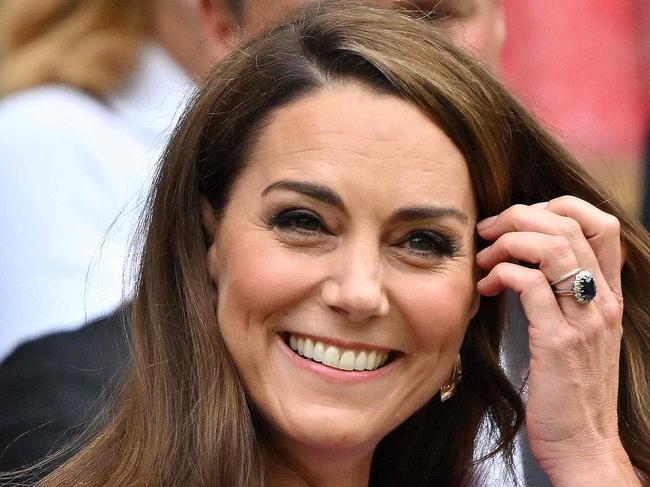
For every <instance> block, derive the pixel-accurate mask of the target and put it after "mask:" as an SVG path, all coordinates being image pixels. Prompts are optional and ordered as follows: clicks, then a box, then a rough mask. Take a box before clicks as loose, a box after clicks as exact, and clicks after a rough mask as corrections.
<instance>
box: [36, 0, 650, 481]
mask: <svg viewBox="0 0 650 487" xmlns="http://www.w3.org/2000/svg"><path fill="white" fill-rule="evenodd" d="M346 80H351V81H354V82H359V83H362V84H365V85H367V86H368V87H369V88H371V89H377V90H381V91H383V92H389V93H393V94H395V95H396V96H400V97H402V98H403V99H406V100H409V101H410V102H411V103H413V104H414V105H416V106H418V107H419V108H420V109H421V110H422V111H423V112H424V113H425V114H426V115H427V116H428V117H430V119H431V120H432V122H434V123H436V124H437V125H439V126H440V127H441V128H442V129H443V130H444V131H445V132H446V133H447V135H448V136H449V137H450V138H451V139H452V140H453V141H454V142H455V144H456V145H457V146H458V148H459V149H460V150H461V152H462V153H463V155H464V157H465V159H466V161H467V164H468V167H469V169H470V173H471V176H472V179H473V185H474V191H475V193H476V199H477V202H478V206H479V213H480V214H479V216H480V217H487V216H490V215H494V214H497V213H499V212H500V211H502V210H504V209H505V208H507V207H508V206H510V205H512V204H515V203H524V204H531V203H535V202H539V201H546V200H549V199H551V198H553V197H556V196H560V195H564V194H572V195H575V196H577V197H579V198H583V199H585V200H587V201H590V202H592V203H593V204H595V205H597V206H598V207H599V208H601V209H603V210H604V211H606V212H608V213H611V214H613V215H615V216H617V217H618V218H619V220H620V223H621V231H622V239H623V242H624V244H625V245H626V247H627V249H628V253H627V261H626V264H625V267H624V269H623V275H622V278H623V289H624V294H625V304H626V306H625V313H624V323H623V326H624V334H623V345H622V350H621V369H620V385H619V387H620V392H619V409H618V414H619V418H620V422H619V423H620V424H619V428H620V435H621V438H622V441H623V444H624V446H625V448H626V450H627V452H628V454H629V456H630V458H631V460H632V463H633V464H634V466H635V467H636V468H637V469H638V471H639V472H640V473H642V474H644V475H648V474H649V473H650V445H649V441H648V439H649V438H650V401H649V398H650V385H649V379H650V363H649V358H648V357H650V351H649V349H650V326H649V323H650V321H649V316H648V311H647V306H648V300H649V299H650V283H649V281H648V279H647V276H648V275H650V245H649V242H648V238H647V235H646V233H645V231H644V230H642V229H641V228H640V227H639V225H638V224H637V223H635V222H634V221H633V220H632V219H631V218H629V217H628V216H627V214H626V213H625V212H624V211H623V210H622V209H620V208H619V207H618V206H617V205H616V204H615V203H614V202H613V201H612V200H611V198H610V197H609V196H608V195H607V194H606V193H605V191H604V190H603V189H602V188H600V187H599V186H598V185H597V184H596V183H595V182H593V181H592V180H591V178H590V177H589V176H588V175H587V174H586V173H585V171H584V170H582V169H581V168H580V167H579V166H578V165H577V164H576V163H575V161H574V160H573V159H572V158H571V156H570V155H569V154H567V152H566V151H564V150H563V149H562V148H561V147H560V146H559V145H558V144H557V143H556V142H554V140H553V139H552V138H551V137H550V136H549V135H548V134H547V133H546V132H545V131H544V130H543V129H541V128H540V126H539V125H538V124H537V122H535V121H534V120H533V118H531V116H530V115H528V114H527V113H526V111H525V110H524V109H523V108H521V106H520V105H519V104H518V103H517V102H516V101H515V100H514V99H513V98H512V97H511V96H510V95H509V94H508V93H507V92H506V90H505V89H504V88H503V87H501V85H500V84H499V83H498V82H496V81H495V80H494V79H493V77H492V76H491V75H490V74H489V73H488V72H486V71H485V70H484V69H483V68H482V67H481V66H480V65H479V64H478V63H476V62H475V61H473V60H472V59H471V58H469V57H468V56H466V55H465V54H464V53H463V52H461V51H460V50H459V49H456V48H454V47H453V46H451V45H450V44H449V42H447V41H446V40H445V39H444V37H443V36H441V35H439V34H438V33H437V32H436V31H435V30H434V29H432V28H431V27H430V26H428V25H427V24H425V23H423V22H418V21H415V20H413V19H412V18H409V17H408V16H406V15H403V14H399V13H396V12H390V11H387V10H385V9H381V8H376V7H369V6H358V5H354V4H349V3H344V4H342V5H341V4H339V3H338V2H337V3H333V4H331V5H320V6H318V7H317V8H314V9H313V10H310V11H309V12H308V13H307V14H306V15H305V16H304V17H303V18H301V19H299V20H296V21H294V22H291V23H289V24H287V25H283V26H280V27H277V28H274V29H273V30H271V31H270V32H269V33H268V34H266V35H264V36H261V37H259V38H257V39H255V40H253V41H251V42H249V43H248V44H247V45H245V46H243V47H242V48H241V49H239V50H237V51H236V52H234V53H233V54H232V55H231V56H230V57H229V58H228V59H226V60H225V61H224V62H223V63H221V64H220V65H218V67H217V68H216V69H215V70H214V72H213V73H212V74H211V76H209V78H208V79H207V80H206V81H205V83H204V85H203V86H202V88H201V90H200V91H199V92H198V94H197V96H196V97H195V99H194V101H193V103H192V104H191V106H190V107H189V109H188V111H187V113H186V114H185V116H184V119H183V121H182V122H181V124H180V125H179V126H178V128H177V130H176V132H175V134H174V136H173V138H172V140H171V142H170V144H169V146H168V148H167V151H166V154H165V155H164V158H163V161H162V165H161V167H160V170H159V173H158V175H157V178H156V181H155V185H154V191H153V194H152V197H151V200H150V204H149V208H148V211H147V213H146V218H145V220H144V222H143V228H144V229H145V230H146V233H145V235H144V248H143V253H142V259H141V262H140V276H139V282H138V288H137V295H136V297H135V302H134V309H133V369H132V373H131V376H130V379H129V381H128V384H127V385H126V388H125V391H124V394H123V397H122V400H121V402H120V403H119V407H118V408H117V410H116V412H115V416H114V418H113V419H112V420H111V421H110V422H109V424H108V425H107V426H106V427H105V428H104V429H103V431H102V432H101V433H100V434H99V435H98V436H97V437H96V438H95V439H94V440H93V441H92V442H91V443H90V444H89V445H88V446H87V447H86V448H85V449H84V450H83V451H82V452H81V453H79V454H78V455H77V456H75V457H74V458H73V459H72V460H71V461H70V462H69V463H67V464H66V465H64V466H63V467H62V468H60V469H59V470H57V471H55V472H54V473H53V474H51V475H50V476H48V477H47V478H46V479H45V480H43V481H42V483H41V484H40V485H43V486H61V487H63V486H66V487H67V486H70V485H75V486H78V485H83V486H106V485H110V486H120V485H124V486H126V485H129V486H131V485H147V486H200V485H214V486H221V487H244V486H260V485H263V478H264V472H263V465H262V460H261V453H260V445H261V444H262V442H263V441H264V435H263V428H261V427H259V426H258V425H257V423H256V419H255V414H254V409H253V408H252V406H251V405H250V404H249V403H248V401H247V398H246V393H245V391H244V389H243V387H242V384H241V382H240V380H239V378H238V375H237V371H236V369H235V367H234V366H233V363H232V360H231V358H230V357H229V355H228V353H227V351H226V348H225V345H224V343H223V339H222V338H221V336H220V334H219V328H218V326H217V325H216V323H215V306H216V302H215V297H214V294H215V293H214V289H213V288H212V284H211V282H210V280H209V278H208V275H207V270H206V252H207V246H206V242H205V241H204V235H203V232H202V227H201V221H200V216H199V200H200V198H201V196H202V195H204V196H205V197H207V198H208V199H209V201H210V202H211V204H212V205H213V207H214V209H215V211H216V212H217V213H220V212H222V211H223V209H224V207H225V205H226V204H227V203H228V194H229V190H230V188H231V187H232V184H233V181H235V180H236V178H237V176H238V174H239V173H240V171H241V170H242V167H243V166H244V164H245V162H246V154H247V148H248V147H249V145H250V143H251V141H253V140H254V139H255V138H256V136H257V133H258V129H259V128H260V127H262V126H263V124H264V122H265V121H266V120H268V118H269V117H270V115H271V114H272V112H273V110H274V109H275V108H277V107H279V106H281V105H283V104H286V103H288V102H289V101H290V100H295V99H296V98H298V97H300V96H304V95H306V94H307V93H309V92H313V91H314V90H317V89H318V88H319V87H322V86H325V85H327V84H328V83H331V82H345V81H346ZM504 321H505V320H504V317H503V298H502V297H497V298H489V299H483V300H482V303H481V306H480V310H479V312H478V313H477V315H476V317H475V318H474V319H473V320H472V322H471V323H470V326H469V328H468V331H467V334H466V337H465V340H464V343H463V346H462V349H461V354H462V358H463V365H464V376H463V380H462V382H461V384H460V387H459V389H458V392H457V393H456V395H455V396H454V397H453V398H452V399H450V400H449V401H448V402H446V403H444V404H441V403H440V401H439V400H438V398H437V397H436V398H433V399H432V400H431V401H429V402H428V403H427V404H426V405H425V406H424V407H423V408H422V409H421V410H420V411H418V412H417V413H415V414H414V415H413V416H412V417H411V418H410V419H408V420H407V421H406V422H405V423H404V424H402V425H400V426H399V427H398V428H397V429H396V430H395V431H393V432H392V433H391V434H390V435H388V437H386V438H385V439H384V440H383V441H382V442H381V443H380V445H379V447H378V449H377V451H376V453H375V457H374V459H373V464H372V469H371V479H370V484H371V485H373V486H395V485H409V486H426V485H437V486H458V485H463V484H464V483H467V482H470V480H469V479H470V476H471V473H472V470H473V461H472V459H473V452H474V441H475V439H476V435H477V430H478V428H479V425H480V423H481V421H482V419H483V418H484V417H485V416H487V418H488V419H489V424H490V425H491V426H492V429H491V431H492V432H493V433H494V434H495V435H496V437H497V439H498V446H499V448H501V449H506V451H507V449H508V446H509V445H510V444H511V443H512V441H513V437H514V435H515V433H516V431H517V428H518V427H519V426H520V424H521V422H522V418H523V408H522V404H521V401H520V399H519V394H518V391H516V390H515V389H514V388H513V387H512V386H511V384H510V383H509V382H508V380H507V379H506V377H505V375H504V373H503V372H502V370H501V369H500V367H499V364H498V362H499V346H500V339H501V332H502V329H503V326H504Z"/></svg>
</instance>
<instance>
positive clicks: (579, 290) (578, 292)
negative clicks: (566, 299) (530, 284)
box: [551, 269, 598, 304]
mask: <svg viewBox="0 0 650 487" xmlns="http://www.w3.org/2000/svg"><path fill="white" fill-rule="evenodd" d="M573 276H575V279H574V280H573V284H572V285H571V287H570V288H569V289H555V288H553V292H554V293H555V294H556V295H558V296H573V297H574V298H575V299H576V301H577V302H578V303H580V304H587V303H590V302H592V301H593V300H594V298H595V297H596V294H597V293H598V291H597V289H596V281H595V279H594V276H593V274H592V273H591V272H589V271H585V270H582V269H575V270H573V271H571V272H568V273H566V274H565V275H563V276H562V277H561V278H559V279H556V280H555V281H553V282H551V286H553V285H555V284H557V283H559V282H562V281H564V280H566V279H568V278H569V277H573Z"/></svg>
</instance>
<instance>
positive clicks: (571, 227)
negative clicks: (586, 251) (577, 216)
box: [561, 217, 584, 240]
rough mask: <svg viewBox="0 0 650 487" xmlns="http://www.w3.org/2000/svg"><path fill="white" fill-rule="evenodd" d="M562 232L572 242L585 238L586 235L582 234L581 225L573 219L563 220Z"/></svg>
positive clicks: (566, 218)
mask: <svg viewBox="0 0 650 487" xmlns="http://www.w3.org/2000/svg"><path fill="white" fill-rule="evenodd" d="M561 232H562V234H563V235H565V236H566V237H567V238H570V239H571V240H576V239H579V238H583V237H584V234H583V233H582V227H581V226H580V224H579V223H578V222H577V221H575V220H574V219H573V218H569V217H565V218H563V219H562V228H561Z"/></svg>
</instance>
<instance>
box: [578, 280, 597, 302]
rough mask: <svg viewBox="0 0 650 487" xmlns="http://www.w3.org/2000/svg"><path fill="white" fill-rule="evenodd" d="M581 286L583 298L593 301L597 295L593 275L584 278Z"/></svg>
mask: <svg viewBox="0 0 650 487" xmlns="http://www.w3.org/2000/svg"><path fill="white" fill-rule="evenodd" d="M581 288H582V289H581V294H582V297H583V299H586V300H589V301H591V300H592V299H594V298H595V297H596V281H594V278H593V277H586V278H583V279H582V286H581Z"/></svg>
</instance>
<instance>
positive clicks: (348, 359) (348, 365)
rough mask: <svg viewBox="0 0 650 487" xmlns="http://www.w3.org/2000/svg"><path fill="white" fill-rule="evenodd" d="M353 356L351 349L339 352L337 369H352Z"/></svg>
mask: <svg viewBox="0 0 650 487" xmlns="http://www.w3.org/2000/svg"><path fill="white" fill-rule="evenodd" d="M355 360H356V358H355V356H354V352H353V351H352V350H346V351H345V352H343V353H342V354H341V359H340V360H339V369H343V370H354V363H355Z"/></svg>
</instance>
